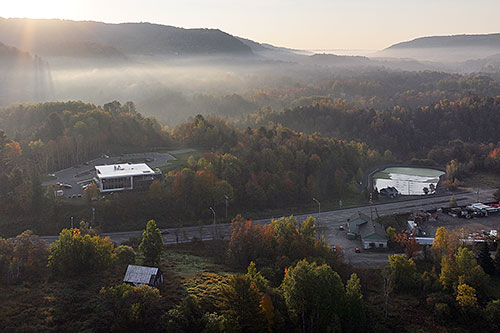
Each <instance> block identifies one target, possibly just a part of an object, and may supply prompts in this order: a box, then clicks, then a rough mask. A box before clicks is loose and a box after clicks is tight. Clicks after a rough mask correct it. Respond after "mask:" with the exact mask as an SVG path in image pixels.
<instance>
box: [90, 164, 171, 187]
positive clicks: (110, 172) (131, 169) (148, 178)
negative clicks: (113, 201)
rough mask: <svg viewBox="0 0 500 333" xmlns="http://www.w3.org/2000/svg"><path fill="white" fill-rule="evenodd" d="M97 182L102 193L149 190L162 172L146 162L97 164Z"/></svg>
mask: <svg viewBox="0 0 500 333" xmlns="http://www.w3.org/2000/svg"><path fill="white" fill-rule="evenodd" d="M95 171H96V178H95V182H96V184H97V187H98V188H99V190H100V191H101V192H102V193H106V192H115V191H123V190H148V189H149V186H150V185H151V183H152V182H153V181H154V180H156V179H161V178H162V174H161V172H159V171H154V170H153V169H151V168H150V167H149V166H148V165H147V164H146V163H139V164H130V163H126V164H111V165H96V167H95Z"/></svg>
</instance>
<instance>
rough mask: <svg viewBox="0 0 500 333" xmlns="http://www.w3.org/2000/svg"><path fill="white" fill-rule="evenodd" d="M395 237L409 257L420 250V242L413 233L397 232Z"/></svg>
mask: <svg viewBox="0 0 500 333" xmlns="http://www.w3.org/2000/svg"><path fill="white" fill-rule="evenodd" d="M394 239H395V240H396V243H398V244H399V245H400V246H401V248H402V249H403V250H404V252H405V253H406V255H407V256H408V258H412V257H414V256H415V255H416V254H417V253H418V252H419V251H420V244H418V242H417V241H416V239H415V237H413V236H411V235H408V234H404V233H396V234H394Z"/></svg>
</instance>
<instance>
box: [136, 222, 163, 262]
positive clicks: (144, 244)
mask: <svg viewBox="0 0 500 333" xmlns="http://www.w3.org/2000/svg"><path fill="white" fill-rule="evenodd" d="M139 252H140V253H141V254H142V255H143V256H144V264H146V265H158V264H159V263H160V257H161V253H162V252H163V240H162V238H161V233H160V229H158V227H157V226H156V222H155V221H154V220H150V221H148V224H147V225H146V231H144V232H143V233H142V241H141V244H139Z"/></svg>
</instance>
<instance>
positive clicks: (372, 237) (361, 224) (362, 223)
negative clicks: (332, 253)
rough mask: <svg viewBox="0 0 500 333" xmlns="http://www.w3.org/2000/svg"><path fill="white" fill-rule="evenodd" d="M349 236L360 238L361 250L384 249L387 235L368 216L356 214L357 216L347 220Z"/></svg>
mask: <svg viewBox="0 0 500 333" xmlns="http://www.w3.org/2000/svg"><path fill="white" fill-rule="evenodd" d="M348 223H349V231H348V232H349V234H351V235H353V236H355V237H357V236H359V237H360V238H361V242H362V243H363V248H365V249H369V248H374V247H378V248H386V247H387V240H388V238H387V235H386V233H385V230H384V228H383V227H382V226H381V225H380V224H378V223H376V222H373V221H372V220H371V219H370V217H369V216H366V215H365V214H363V213H358V215H357V216H355V217H354V218H352V219H350V220H349V222H348Z"/></svg>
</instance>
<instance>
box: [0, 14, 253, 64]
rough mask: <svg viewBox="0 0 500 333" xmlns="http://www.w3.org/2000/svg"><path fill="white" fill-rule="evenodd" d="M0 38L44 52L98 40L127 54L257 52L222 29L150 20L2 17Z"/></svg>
mask: <svg viewBox="0 0 500 333" xmlns="http://www.w3.org/2000/svg"><path fill="white" fill-rule="evenodd" d="M0 40H1V41H3V42H5V43H7V44H9V45H13V46H15V47H18V48H21V49H23V50H26V51H29V52H33V53H40V54H41V55H44V54H46V53H45V52H46V50H45V49H44V47H46V45H51V44H57V43H95V44H98V45H102V46H103V47H106V48H114V49H116V50H117V51H119V52H121V53H123V54H125V55H167V56H168V55H174V56H175V55H213V54H231V55H240V56H252V55H253V52H252V51H251V49H250V47H248V46H247V45H245V44H244V43H242V42H241V41H240V40H238V39H237V38H235V37H234V36H232V35H230V34H228V33H226V32H223V31H221V30H219V29H204V28H199V29H185V28H178V27H173V26H168V25H161V24H155V23H147V22H141V23H117V24H115V23H104V22H96V21H71V20H58V19H50V20H49V19H17V18H9V19H6V18H0Z"/></svg>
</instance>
